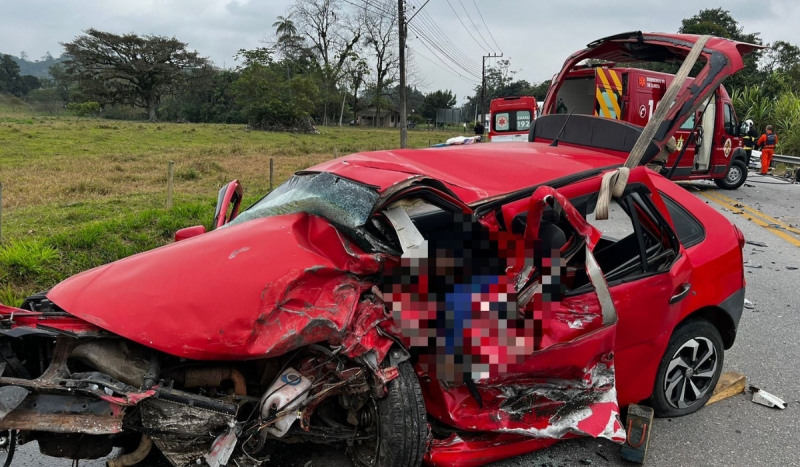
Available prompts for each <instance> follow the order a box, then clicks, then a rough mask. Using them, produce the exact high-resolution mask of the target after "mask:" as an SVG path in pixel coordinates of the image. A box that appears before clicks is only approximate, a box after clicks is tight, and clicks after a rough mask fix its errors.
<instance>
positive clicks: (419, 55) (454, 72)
mask: <svg viewBox="0 0 800 467" xmlns="http://www.w3.org/2000/svg"><path fill="white" fill-rule="evenodd" d="M422 45H424V46H425V47H428V46H427V45H426V44H424V43H423V44H422ZM428 50H431V49H430V48H428ZM431 53H433V54H434V57H436V58H437V59H438V60H439V61H440V62H442V64H443V65H444V66H442V65H440V64H438V63H436V62H435V61H433V60H431V59H430V58H428V57H426V56H424V55H422V54H421V53H419V52H417V53H416V56H417V57H420V58H424V59H425V60H427V61H429V62H431V63H433V64H434V65H436V66H438V67H439V68H441V69H442V70H444V71H446V72H448V73H450V74H451V75H455V76H458V77H459V78H461V79H463V80H464V81H467V82H469V83H473V84H480V83H479V82H478V81H475V80H473V79H469V78H467V77H466V76H464V75H462V74H460V73H459V72H457V71H455V70H454V69H452V68H450V65H448V64H447V63H445V62H444V61H443V60H442V59H441V58H439V57H438V56H436V54H435V53H434V52H433V51H432V50H431ZM445 67H447V68H445Z"/></svg>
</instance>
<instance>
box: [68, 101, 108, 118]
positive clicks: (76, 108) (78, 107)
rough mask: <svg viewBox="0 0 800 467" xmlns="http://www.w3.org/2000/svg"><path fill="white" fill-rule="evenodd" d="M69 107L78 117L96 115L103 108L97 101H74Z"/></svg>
mask: <svg viewBox="0 0 800 467" xmlns="http://www.w3.org/2000/svg"><path fill="white" fill-rule="evenodd" d="M67 108H68V109H69V110H71V111H72V112H73V113H74V114H75V115H77V116H78V117H96V116H98V115H100V110H101V108H100V104H98V103H97V102H72V103H71V104H69V105H68V106H67Z"/></svg>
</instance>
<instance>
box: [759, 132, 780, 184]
mask: <svg viewBox="0 0 800 467" xmlns="http://www.w3.org/2000/svg"><path fill="white" fill-rule="evenodd" d="M776 144H778V135H776V134H775V133H773V132H772V125H767V131H766V132H765V133H764V134H763V135H761V138H758V147H759V148H760V149H761V175H766V174H767V171H768V170H769V165H770V164H771V163H772V156H773V155H774V154H775V145H776Z"/></svg>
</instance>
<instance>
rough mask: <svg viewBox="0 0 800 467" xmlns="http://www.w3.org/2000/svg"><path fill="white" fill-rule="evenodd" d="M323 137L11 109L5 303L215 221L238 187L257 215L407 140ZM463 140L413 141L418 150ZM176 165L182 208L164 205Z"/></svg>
mask: <svg viewBox="0 0 800 467" xmlns="http://www.w3.org/2000/svg"><path fill="white" fill-rule="evenodd" d="M320 132H321V133H322V134H321V135H295V134H289V133H267V132H257V131H247V129H246V128H245V127H244V126H242V125H216V124H174V123H144V122H125V121H112V120H103V119H78V118H76V117H63V116H59V117H44V116H38V117H32V116H30V115H28V114H21V113H19V112H17V111H14V110H12V109H11V108H9V107H5V108H4V107H2V106H1V105H0V182H2V184H3V188H2V196H3V199H2V203H3V204H2V208H3V209H2V238H0V302H2V303H5V304H11V305H19V304H20V303H21V301H22V300H23V299H24V297H26V296H27V295H29V294H31V293H33V292H37V291H41V290H46V289H48V288H50V287H52V286H53V285H55V284H56V283H57V282H59V281H60V280H63V279H64V278H66V277H68V276H70V275H73V274H75V273H78V272H81V271H83V270H86V269H89V268H92V267H95V266H99V265H101V264H105V263H107V262H110V261H114V260H117V259H120V258H123V257H125V256H129V255H132V254H135V253H138V252H141V251H144V250H148V249H151V248H154V247H157V246H160V245H163V244H165V243H168V242H170V241H172V238H173V235H174V233H175V231H176V230H178V229H180V228H183V227H187V226H191V225H198V224H205V225H206V226H207V227H208V226H209V224H210V223H211V217H212V215H213V209H214V203H215V201H216V193H217V191H218V190H219V188H220V187H221V186H223V185H224V184H225V183H227V182H228V181H230V180H233V179H239V180H240V181H241V182H242V185H243V186H244V190H245V200H244V203H243V205H244V206H247V205H249V204H250V203H252V202H254V201H255V200H257V199H258V198H260V197H261V196H263V195H264V194H265V193H266V192H267V191H269V159H270V158H273V159H274V167H275V185H278V184H279V183H281V182H283V181H284V180H286V179H287V178H288V177H289V176H290V175H291V174H292V173H294V172H295V171H297V170H300V169H304V168H307V167H309V166H312V165H315V164H317V163H320V162H322V161H325V160H329V159H331V158H333V156H334V152H335V151H336V152H337V153H338V154H339V155H346V154H350V153H354V152H359V151H371V150H376V149H389V148H395V147H397V146H398V145H399V134H398V131H397V130H383V129H361V128H320ZM450 136H453V135H452V134H446V133H442V132H436V133H433V132H427V131H410V132H409V145H410V146H411V147H426V146H428V144H429V141H432V142H438V141H443V140H444V139H446V138H448V137H450ZM169 161H174V162H175V205H174V207H173V209H172V210H170V211H168V210H167V209H166V206H165V200H166V180H167V165H168V162H169Z"/></svg>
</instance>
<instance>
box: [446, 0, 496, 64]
mask: <svg viewBox="0 0 800 467" xmlns="http://www.w3.org/2000/svg"><path fill="white" fill-rule="evenodd" d="M446 1H447V4H448V5H450V9H451V10H453V14H454V15H455V16H456V18H457V19H458V22H459V23H461V26H464V30H465V31H467V34H469V37H471V38H472V40H473V41H475V43H476V44H478V47H480V48H482V49H483V50H484V51H485V52H486V53H487V54H488V53H490V52H489V50H487V49H486V47H484V46H483V45H482V44H481V43H480V42H478V39H475V36H473V35H472V33H471V32H469V28H468V27H467V25H466V24H464V22H463V21H461V17H460V16H458V13H456V9H455V8H453V4H452V3H450V0H446Z"/></svg>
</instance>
